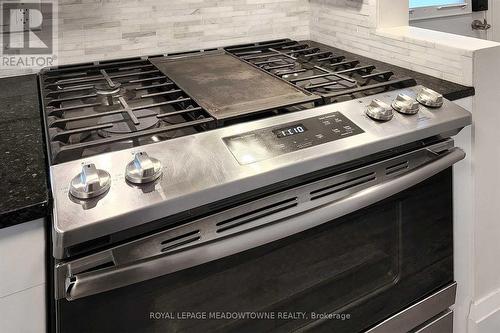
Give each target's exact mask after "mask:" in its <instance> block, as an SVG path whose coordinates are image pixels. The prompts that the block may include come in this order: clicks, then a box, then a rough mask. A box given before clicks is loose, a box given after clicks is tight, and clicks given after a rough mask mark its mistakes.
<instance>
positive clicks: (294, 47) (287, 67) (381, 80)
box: [226, 39, 416, 103]
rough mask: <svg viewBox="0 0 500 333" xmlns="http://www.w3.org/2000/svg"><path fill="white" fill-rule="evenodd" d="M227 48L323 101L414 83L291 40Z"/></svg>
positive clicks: (320, 48) (344, 98) (332, 100)
mask: <svg viewBox="0 0 500 333" xmlns="http://www.w3.org/2000/svg"><path fill="white" fill-rule="evenodd" d="M226 51H228V52H230V53H232V54H233V55H235V56H237V57H239V58H240V59H242V60H244V61H247V62H249V63H251V64H253V65H255V66H258V67H260V68H262V69H263V70H266V71H268V72H271V73H273V74H274V75H277V76H279V77H281V78H282V79H284V80H287V81H288V82H290V83H292V84H294V85H297V86H299V87H301V88H303V89H305V90H307V91H309V92H312V93H315V94H318V95H320V96H322V97H323V98H324V101H325V103H332V102H338V101H340V100H342V101H345V100H350V99H353V98H359V97H363V96H369V95H373V94H375V93H380V92H383V91H388V90H394V89H400V88H405V87H411V86H414V85H415V84H416V82H415V80H413V79H411V78H400V79H398V78H393V77H392V76H393V73H392V72H391V71H377V70H376V68H375V66H373V65H366V66H361V65H360V62H359V61H358V60H346V59H345V57H344V56H342V55H337V54H335V51H333V50H332V51H330V50H325V49H323V47H316V46H311V45H310V44H308V43H304V42H296V41H293V40H290V39H281V40H275V41H269V42H261V43H255V44H246V45H238V46H233V47H228V48H226ZM280 60H281V61H282V62H283V64H284V65H276V66H270V65H269V62H270V61H272V62H273V63H275V64H277V63H279V61H280ZM285 63H286V64H285Z"/></svg>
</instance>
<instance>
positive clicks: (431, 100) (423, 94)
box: [417, 87, 443, 108]
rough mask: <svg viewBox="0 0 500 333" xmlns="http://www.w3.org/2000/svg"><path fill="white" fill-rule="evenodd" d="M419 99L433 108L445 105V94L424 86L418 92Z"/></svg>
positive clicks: (421, 102)
mask: <svg viewBox="0 0 500 333" xmlns="http://www.w3.org/2000/svg"><path fill="white" fill-rule="evenodd" d="M417 101H419V103H420V104H422V105H425V106H428V107H431V108H440V107H441V106H443V95H441V94H440V93H438V92H435V91H434V90H432V89H429V88H425V87H424V88H422V90H421V91H420V92H419V93H418V95H417Z"/></svg>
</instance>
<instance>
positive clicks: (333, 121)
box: [223, 112, 364, 165]
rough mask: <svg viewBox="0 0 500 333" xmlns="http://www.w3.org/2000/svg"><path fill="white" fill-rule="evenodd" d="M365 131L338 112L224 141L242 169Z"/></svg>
mask: <svg viewBox="0 0 500 333" xmlns="http://www.w3.org/2000/svg"><path fill="white" fill-rule="evenodd" d="M361 133H364V131H363V130H362V129H361V128H360V127H358V126H357V125H356V124H354V123H353V122H352V121H351V120H349V119H348V118H347V117H346V116H344V115H343V114H342V113H340V112H332V113H329V114H326V115H322V116H320V117H311V118H307V119H303V120H301V121H299V122H292V123H287V124H284V125H283V124H281V125H279V126H276V127H267V128H261V129H258V130H255V131H251V132H246V133H242V134H238V135H233V136H230V137H225V138H223V141H224V143H225V144H226V146H227V147H228V148H229V150H230V151H231V153H232V154H233V156H234V157H235V158H236V160H237V161H238V163H240V164H242V165H245V164H250V163H255V162H258V161H262V160H266V159H269V158H273V157H276V156H279V155H282V154H286V153H290V152H293V151H297V150H301V149H304V148H308V147H313V146H317V145H320V144H323V143H327V142H331V141H335V140H340V139H343V138H347V137H350V136H353V135H357V134H361Z"/></svg>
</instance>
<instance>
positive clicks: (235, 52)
mask: <svg viewBox="0 0 500 333" xmlns="http://www.w3.org/2000/svg"><path fill="white" fill-rule="evenodd" d="M39 79H40V94H41V99H42V102H43V105H44V114H45V116H46V117H45V120H46V130H47V138H48V141H49V147H48V148H49V154H50V160H51V166H50V172H51V187H52V194H53V227H54V228H53V233H52V244H53V256H54V265H53V266H54V267H53V274H54V276H53V277H54V285H53V287H54V290H53V291H54V302H53V303H54V309H55V320H54V329H55V330H56V331H58V332H80V331H81V332H113V331H114V332H211V331H217V332H219V331H220V332H261V331H262V332H264V331H266V332H267V331H272V332H289V331H300V332H302V331H311V332H318V331H319V332H321V331H325V332H331V331H335V332H372V333H373V332H384V333H386V332H408V331H412V332H423V331H425V332H440V333H441V332H452V331H451V330H452V320H453V314H452V312H451V310H449V307H450V306H451V305H452V304H453V303H454V297H455V290H456V284H455V283H454V279H453V210H452V205H453V194H452V175H453V172H452V166H453V164H454V163H456V162H458V161H460V160H461V159H463V158H464V157H465V154H464V152H463V151H462V150H461V149H460V148H458V147H455V146H454V143H453V140H452V139H451V137H452V136H454V135H455V134H457V133H458V132H459V131H460V130H461V129H462V128H463V127H465V126H468V125H469V124H470V122H471V117H470V114H469V113H468V112H466V111H465V110H463V109H462V108H460V107H459V106H457V105H455V104H453V103H452V102H449V101H447V100H445V99H443V97H442V96H441V95H440V94H438V93H436V92H434V91H432V90H429V89H427V88H425V87H422V86H418V85H416V83H415V81H414V80H412V79H411V78H395V77H394V75H393V73H391V72H388V71H384V70H383V69H377V68H375V67H374V66H371V65H369V64H368V65H366V64H360V63H359V61H357V60H355V59H345V58H343V57H341V56H338V55H336V54H334V53H333V52H331V51H325V50H321V49H320V48H317V47H311V46H310V45H308V44H307V43H303V42H296V41H292V40H276V41H270V42H263V43H255V44H248V45H240V46H234V47H227V48H221V49H212V50H202V51H196V52H187V53H181V54H168V55H158V56H151V57H141V58H134V59H122V60H116V61H106V62H96V63H89V64H80V65H74V66H66V67H58V68H50V69H47V70H45V71H43V72H42V73H41V74H40V76H39Z"/></svg>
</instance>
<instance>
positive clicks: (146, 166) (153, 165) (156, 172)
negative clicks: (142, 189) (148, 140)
mask: <svg viewBox="0 0 500 333" xmlns="http://www.w3.org/2000/svg"><path fill="white" fill-rule="evenodd" d="M161 173H162V170H161V162H160V161H158V160H157V159H156V158H153V157H149V156H148V154H146V153H145V152H140V153H137V154H135V157H134V160H133V161H131V162H130V163H129V164H127V167H126V169H125V178H126V179H127V180H128V181H129V182H131V183H134V184H144V183H149V182H152V181H154V180H156V179H158V177H160V176H161Z"/></svg>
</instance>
